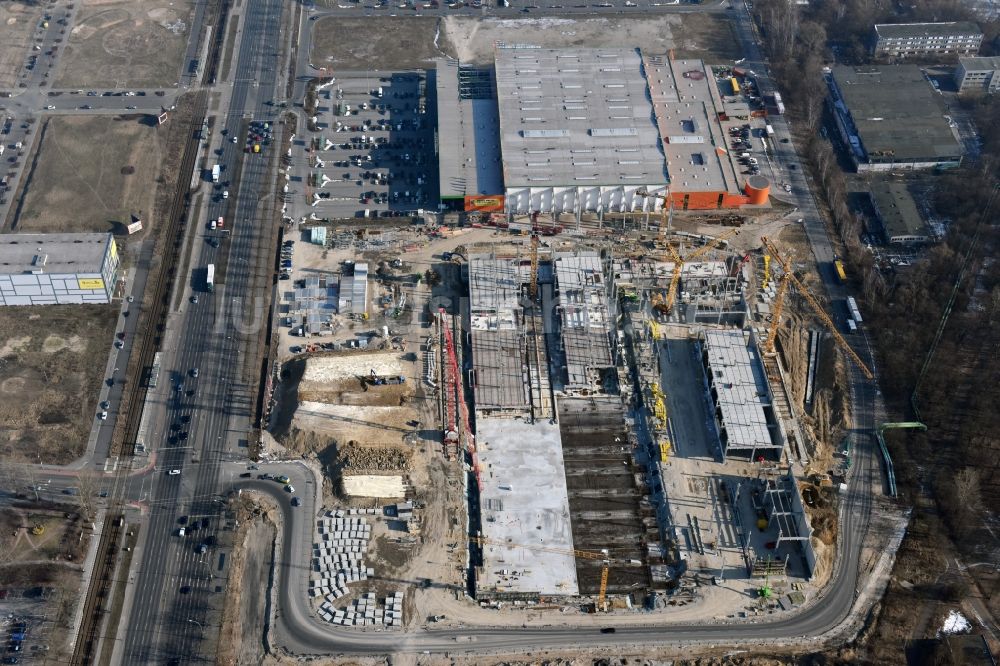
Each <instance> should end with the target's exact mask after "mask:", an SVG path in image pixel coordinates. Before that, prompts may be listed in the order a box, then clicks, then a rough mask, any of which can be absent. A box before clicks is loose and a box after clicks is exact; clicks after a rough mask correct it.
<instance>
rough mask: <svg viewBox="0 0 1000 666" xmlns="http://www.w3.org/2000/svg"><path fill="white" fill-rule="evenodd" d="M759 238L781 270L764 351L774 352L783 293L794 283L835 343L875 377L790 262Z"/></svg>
mask: <svg viewBox="0 0 1000 666" xmlns="http://www.w3.org/2000/svg"><path fill="white" fill-rule="evenodd" d="M760 240H761V242H762V243H763V244H764V248H765V249H766V250H767V251H768V252H769V253H770V255H771V258H772V259H773V260H774V261H776V262H777V263H778V265H780V266H781V270H782V272H783V275H782V276H781V283H780V284H779V285H778V295H777V297H776V298H775V299H774V313H773V315H772V317H773V318H772V320H771V328H770V331H769V332H768V335H767V344H766V346H765V351H766V352H767V353H773V352H774V341H775V338H777V335H778V322H779V321H780V320H781V310H782V307H783V306H784V293H785V292H786V291H788V285H794V286H795V288H796V289H797V290H798V292H799V294H800V295H801V296H802V298H804V299H805V301H806V303H808V304H809V307H811V308H812V310H813V312H814V313H815V315H816V316H817V317H819V319H820V321H822V322H823V324H824V325H825V326H826V328H827V330H828V331H830V334H831V335H833V339H834V340H836V341H837V344H838V345H840V347H841V349H843V350H844V351H845V352H847V355H848V356H850V357H851V360H853V361H854V362H855V363H856V364H857V366H858V369H859V370H861V372H862V373H863V374H864V375H865V377H867V378H868V379H875V375H874V374H873V373H872V371H871V370H869V369H868V366H867V365H865V362H864V361H862V360H861V357H860V356H858V354H857V352H855V351H854V349H852V348H851V345H849V344H848V343H847V340H845V339H844V336H842V335H841V334H840V331H838V330H837V326H836V325H835V324H834V323H833V320H831V319H830V317H829V315H827V314H826V311H825V310H824V309H823V306H822V305H820V304H819V301H817V300H816V298H815V297H813V295H812V293H811V292H810V291H809V289H807V288H806V286H805V285H804V284H802V282H800V281H799V279H798V278H797V277H795V274H794V273H793V272H792V265H791V263H790V262H789V261H787V260H786V259H785V258H784V257H783V256H782V255H781V253H779V252H778V249H777V248H776V247H775V246H774V244H773V243H772V242H771V241H770V240H769V239H768V238H766V237H761V239H760Z"/></svg>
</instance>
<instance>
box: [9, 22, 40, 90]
mask: <svg viewBox="0 0 1000 666" xmlns="http://www.w3.org/2000/svg"><path fill="white" fill-rule="evenodd" d="M41 19H42V6H41V4H34V3H32V4H28V3H24V2H3V3H0V87H3V88H11V87H13V86H14V84H15V83H17V73H18V72H19V71H21V65H23V64H24V58H25V57H26V56H27V55H28V49H29V48H31V36H32V34H33V33H34V31H35V28H37V27H38V22H39V21H41Z"/></svg>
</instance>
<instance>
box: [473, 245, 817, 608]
mask: <svg viewBox="0 0 1000 666" xmlns="http://www.w3.org/2000/svg"><path fill="white" fill-rule="evenodd" d="M661 240H663V239H661ZM670 242H671V243H673V245H671V247H672V248H673V252H672V253H667V254H670V255H672V257H673V258H670V257H663V256H660V254H661V251H660V250H656V249H654V250H653V251H652V253H651V254H646V255H642V254H639V255H623V256H618V257H616V256H614V255H611V254H599V253H597V252H592V251H578V252H558V251H551V252H548V251H547V252H545V253H544V254H542V255H541V256H539V255H538V254H534V253H537V252H538V249H539V248H538V244H537V242H533V243H532V244H531V248H532V250H531V251H532V253H533V256H532V255H527V256H526V255H525V250H524V249H517V248H513V249H510V250H508V251H506V253H505V252H504V251H503V250H501V249H500V248H497V249H496V250H495V252H493V253H490V254H471V255H470V256H469V261H468V280H469V301H468V303H469V308H468V313H467V316H468V321H469V331H470V336H469V349H470V351H471V356H472V365H471V371H470V372H469V378H470V382H471V386H472V391H473V395H474V399H475V417H476V418H475V421H476V443H477V447H476V448H477V455H478V471H479V478H480V503H479V504H480V509H481V523H480V524H481V536H482V544H483V549H482V550H483V564H482V567H481V568H480V571H479V572H478V581H477V582H478V586H477V592H478V594H479V595H480V597H481V598H493V599H532V598H542V597H554V596H562V597H576V596H583V597H589V598H592V599H594V600H595V601H597V602H598V604H600V603H601V601H603V600H604V593H606V595H607V598H608V599H610V600H611V601H612V603H613V602H614V601H615V600H616V599H622V598H624V597H625V596H626V595H631V598H632V600H633V602H636V601H640V600H642V599H647V598H649V599H654V600H655V599H658V598H660V596H659V595H657V594H655V593H656V592H657V591H658V590H664V591H667V590H669V591H670V594H675V595H676V594H681V595H684V594H687V595H691V596H694V595H695V594H696V592H695V591H694V590H695V588H696V584H694V583H692V582H691V579H689V578H688V577H687V576H686V575H685V574H686V573H688V572H693V573H694V574H705V575H708V576H710V577H711V576H718V577H722V578H725V577H727V576H728V577H740V578H746V577H748V576H754V575H765V576H767V575H774V574H784V573H789V574H791V575H797V576H802V577H806V578H807V577H809V576H810V575H811V573H812V570H813V568H814V566H815V556H814V554H813V552H812V548H811V545H810V543H809V538H810V536H811V528H810V527H809V523H808V520H807V518H806V514H805V511H804V508H803V504H802V498H801V495H800V493H799V490H798V488H797V486H796V484H795V481H794V477H793V476H792V475H791V471H790V466H789V464H788V463H787V460H786V456H785V449H786V442H787V437H786V435H785V432H784V427H783V426H782V423H781V422H780V420H781V419H779V418H778V416H777V415H776V413H775V406H774V397H773V396H772V393H771V388H770V385H769V380H768V375H767V372H766V370H765V367H764V365H763V363H762V358H761V353H760V351H759V348H758V340H757V337H756V333H755V332H754V331H753V330H752V329H750V328H748V327H747V320H748V317H747V314H748V313H747V302H746V297H745V292H746V285H747V283H748V281H749V280H750V276H749V272H750V266H749V265H748V261H747V257H741V256H739V255H734V254H733V253H731V252H728V251H726V250H724V249H716V248H718V247H719V245H720V243H719V239H704V238H694V237H687V238H682V239H680V240H678V239H677V238H671V239H670ZM692 257H693V258H694V259H692V260H691V261H685V260H684V259H685V258H692ZM678 258H679V259H680V264H679V265H678V262H677V259H678ZM668 294H672V295H673V298H672V300H670V299H668V296H667V295H668ZM526 535H529V536H526ZM571 564H572V566H571ZM695 579H697V576H695ZM650 592H653V593H654V594H653V595H652V596H649V593H650Z"/></svg>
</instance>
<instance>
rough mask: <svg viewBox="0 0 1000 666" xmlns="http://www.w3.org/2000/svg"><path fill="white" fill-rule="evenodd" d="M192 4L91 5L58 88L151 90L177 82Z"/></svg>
mask: <svg viewBox="0 0 1000 666" xmlns="http://www.w3.org/2000/svg"><path fill="white" fill-rule="evenodd" d="M190 15H191V5H190V3H188V2H168V1H167V0H85V1H84V2H83V7H82V8H81V9H80V14H79V17H78V18H77V21H76V25H75V26H74V27H73V29H72V30H71V31H70V34H69V39H68V40H67V42H66V50H65V52H64V54H63V56H62V58H60V60H59V73H58V74H57V75H56V83H55V86H56V87H63V88H74V87H109V88H110V87H120V88H146V87H156V86H170V85H174V84H176V82H177V76H178V73H179V72H180V70H181V65H182V63H181V59H182V58H183V57H184V48H185V46H186V45H187V40H188V32H189V31H190V28H191V25H190Z"/></svg>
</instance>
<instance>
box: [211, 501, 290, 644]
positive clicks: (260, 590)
mask: <svg viewBox="0 0 1000 666" xmlns="http://www.w3.org/2000/svg"><path fill="white" fill-rule="evenodd" d="M236 508H237V521H238V524H239V528H238V530H237V533H236V535H235V545H236V548H235V549H234V550H233V557H232V560H231V563H230V570H229V581H230V584H229V585H228V586H227V589H226V604H225V610H224V611H223V614H222V622H221V628H220V629H221V636H220V643H221V647H220V653H219V663H241V664H245V663H260V661H261V659H263V658H264V656H265V651H264V642H263V631H264V627H265V624H266V620H267V617H266V609H267V603H266V602H267V599H266V595H267V593H268V591H269V588H268V586H267V585H266V584H261V583H266V581H267V580H268V576H269V568H270V567H271V565H272V547H273V543H274V539H275V536H276V534H277V527H276V524H275V508H274V506H273V505H271V503H270V502H269V501H267V500H262V501H257V500H256V499H255V498H253V497H252V496H247V495H244V496H243V498H242V500H241V502H240V503H239V504H238V505H237V507H236ZM251 637H252V638H251Z"/></svg>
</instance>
